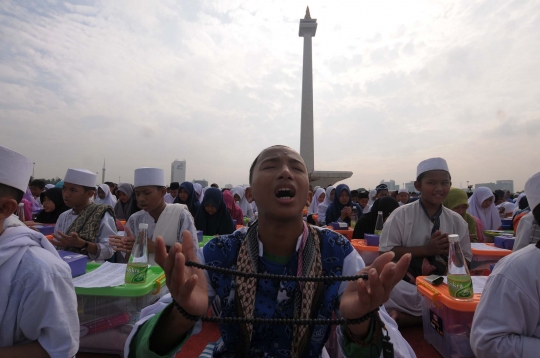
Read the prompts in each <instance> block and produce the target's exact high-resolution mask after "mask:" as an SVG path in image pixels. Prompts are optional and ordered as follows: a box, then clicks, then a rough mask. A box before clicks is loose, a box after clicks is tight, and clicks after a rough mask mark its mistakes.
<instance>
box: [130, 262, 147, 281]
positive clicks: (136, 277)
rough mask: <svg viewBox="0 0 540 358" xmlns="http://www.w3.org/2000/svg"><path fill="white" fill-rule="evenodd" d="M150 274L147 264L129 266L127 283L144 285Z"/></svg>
mask: <svg viewBox="0 0 540 358" xmlns="http://www.w3.org/2000/svg"><path fill="white" fill-rule="evenodd" d="M147 273H148V265H147V264H128V265H127V267H126V283H144V282H146V274H147Z"/></svg>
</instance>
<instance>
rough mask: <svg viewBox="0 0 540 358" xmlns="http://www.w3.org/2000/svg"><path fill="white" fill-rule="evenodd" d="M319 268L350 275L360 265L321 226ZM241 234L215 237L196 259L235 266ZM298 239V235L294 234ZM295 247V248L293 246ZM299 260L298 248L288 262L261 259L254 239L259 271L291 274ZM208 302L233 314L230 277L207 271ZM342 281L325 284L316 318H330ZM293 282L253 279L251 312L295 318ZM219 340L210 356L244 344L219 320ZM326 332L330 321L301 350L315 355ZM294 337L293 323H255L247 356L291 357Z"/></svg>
mask: <svg viewBox="0 0 540 358" xmlns="http://www.w3.org/2000/svg"><path fill="white" fill-rule="evenodd" d="M319 232H320V238H321V256H322V260H321V261H322V269H323V275H325V276H342V275H345V276H347V275H355V274H356V273H357V272H358V271H359V270H360V269H361V268H362V267H363V266H364V265H363V262H362V260H361V259H360V257H359V255H358V253H357V252H356V250H354V249H353V248H352V246H351V244H350V243H349V241H348V240H347V239H346V238H345V237H343V236H341V235H339V234H337V233H335V232H333V231H330V230H320V231H319ZM245 236H246V232H245V230H242V231H236V232H235V233H233V234H231V235H228V236H221V237H217V238H214V239H213V240H211V241H210V242H209V243H208V244H206V245H205V246H204V248H203V249H201V250H200V252H199V259H200V260H201V262H205V263H206V264H207V265H210V266H215V267H224V268H231V269H236V260H237V256H238V251H239V249H240V246H241V244H242V242H243V240H244V238H245ZM299 239H300V238H299ZM298 246H299V245H297V249H298ZM297 263H298V254H297V252H296V253H295V254H294V255H293V256H292V257H291V259H290V260H289V262H288V263H287V264H283V265H282V264H276V263H273V262H271V261H269V260H267V259H266V258H264V257H263V247H262V243H261V242H260V241H259V262H258V267H259V270H258V271H259V273H271V274H278V275H291V276H296V272H297ZM206 273H207V280H208V291H209V292H208V294H209V298H210V300H212V299H213V298H214V296H219V298H220V300H221V307H222V312H221V316H223V317H235V316H236V308H235V297H234V296H235V291H234V289H235V288H234V285H235V278H234V277H233V276H231V275H227V274H220V273H217V272H214V271H206ZM347 284H348V282H347V281H345V282H338V281H334V282H329V283H325V291H324V294H323V297H322V302H321V305H320V308H319V311H318V318H327V319H331V318H332V317H333V312H334V311H337V310H338V308H339V303H340V299H341V294H342V293H343V291H344V290H345V287H346V285H347ZM297 286H298V283H297V282H291V281H286V282H285V281H281V282H280V281H278V280H266V279H260V280H258V282H257V294H256V299H255V308H254V315H255V317H261V318H292V317H294V293H295V290H296V289H297ZM219 327H220V331H221V335H222V339H223V341H222V342H220V343H219V344H218V345H217V346H216V347H215V348H214V357H234V356H235V347H236V345H237V344H244V342H243V340H242V338H241V331H240V326H239V325H237V324H220V326H219ZM329 334H330V326H329V325H318V326H315V327H313V333H312V335H311V341H310V343H309V347H308V348H307V350H306V354H307V355H308V356H309V357H318V356H320V354H321V352H322V349H323V347H324V344H325V343H326V341H327V339H328V336H329ZM292 340H293V329H292V326H286V325H267V324H258V325H254V328H253V335H252V337H251V349H250V354H253V355H254V356H259V355H260V356H263V355H264V356H266V357H290V356H291V352H290V349H291V342H292Z"/></svg>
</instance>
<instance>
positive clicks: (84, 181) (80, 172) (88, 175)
mask: <svg viewBox="0 0 540 358" xmlns="http://www.w3.org/2000/svg"><path fill="white" fill-rule="evenodd" d="M96 181H97V174H96V173H94V172H91V171H90V170H86V169H71V168H70V169H68V170H67V172H66V176H65V177H64V183H71V184H75V185H82V186H87V187H90V188H95V187H96Z"/></svg>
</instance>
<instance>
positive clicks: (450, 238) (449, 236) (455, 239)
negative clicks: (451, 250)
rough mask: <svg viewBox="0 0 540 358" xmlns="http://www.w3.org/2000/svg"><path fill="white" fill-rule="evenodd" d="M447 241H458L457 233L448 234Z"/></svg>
mask: <svg viewBox="0 0 540 358" xmlns="http://www.w3.org/2000/svg"><path fill="white" fill-rule="evenodd" d="M448 241H449V242H458V241H459V235H456V234H451V235H448Z"/></svg>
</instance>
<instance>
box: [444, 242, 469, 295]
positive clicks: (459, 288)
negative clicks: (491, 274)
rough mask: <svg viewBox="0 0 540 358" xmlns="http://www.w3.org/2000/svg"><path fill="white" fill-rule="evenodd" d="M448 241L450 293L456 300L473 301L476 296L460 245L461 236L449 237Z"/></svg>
mask: <svg viewBox="0 0 540 358" xmlns="http://www.w3.org/2000/svg"><path fill="white" fill-rule="evenodd" d="M448 241H449V242H450V247H449V249H448V293H450V296H451V297H453V298H455V299H461V300H468V299H471V298H472V297H473V295H474V291H473V285H472V279H471V274H470V273H469V268H468V267H467V261H465V256H464V255H463V251H462V250H461V245H460V244H459V236H458V235H448Z"/></svg>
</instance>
